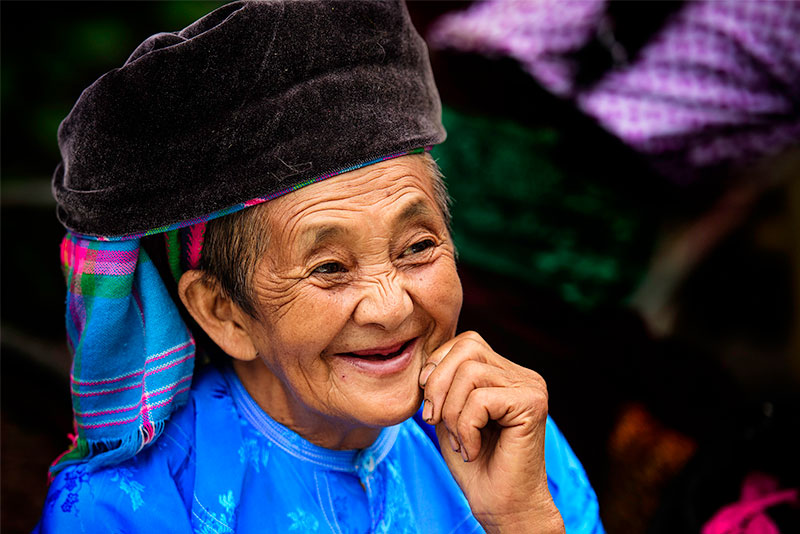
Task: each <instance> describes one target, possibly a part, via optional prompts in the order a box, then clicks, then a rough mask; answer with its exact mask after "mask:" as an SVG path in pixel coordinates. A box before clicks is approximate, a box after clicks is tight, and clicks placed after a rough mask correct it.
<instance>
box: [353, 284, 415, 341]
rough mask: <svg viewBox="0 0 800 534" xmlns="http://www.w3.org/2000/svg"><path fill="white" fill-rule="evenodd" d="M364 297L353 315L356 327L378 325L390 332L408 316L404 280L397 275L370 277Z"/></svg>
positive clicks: (409, 303)
mask: <svg viewBox="0 0 800 534" xmlns="http://www.w3.org/2000/svg"><path fill="white" fill-rule="evenodd" d="M364 283H365V288H364V293H363V295H362V296H361V299H360V300H359V301H358V304H357V305H356V308H355V310H354V311H353V321H354V322H355V323H356V324H358V325H359V326H368V325H378V326H380V327H381V328H383V329H385V330H387V331H391V330H395V329H397V328H398V327H399V326H400V325H401V324H403V321H405V320H406V318H408V316H410V315H411V313H412V311H413V310H414V303H413V302H412V300H411V295H409V293H408V291H407V289H406V287H405V284H404V281H403V276H402V275H401V274H399V273H397V272H396V271H392V272H391V273H388V274H385V275H381V276H375V277H371V278H370V279H369V280H366V281H365V282H364Z"/></svg>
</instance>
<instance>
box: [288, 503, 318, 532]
mask: <svg viewBox="0 0 800 534" xmlns="http://www.w3.org/2000/svg"><path fill="white" fill-rule="evenodd" d="M287 515H288V516H289V519H291V520H292V525H291V526H290V527H289V530H297V531H300V532H316V531H317V530H318V529H319V521H318V520H317V518H316V517H314V516H313V515H311V514H309V513H307V512H306V511H305V510H302V509H301V508H298V509H297V511H295V512H289V513H288V514H287Z"/></svg>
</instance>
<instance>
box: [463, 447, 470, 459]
mask: <svg viewBox="0 0 800 534" xmlns="http://www.w3.org/2000/svg"><path fill="white" fill-rule="evenodd" d="M461 457H462V458H463V459H464V461H465V462H469V456H467V449H465V448H464V447H461Z"/></svg>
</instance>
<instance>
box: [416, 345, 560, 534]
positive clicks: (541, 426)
mask: <svg viewBox="0 0 800 534" xmlns="http://www.w3.org/2000/svg"><path fill="white" fill-rule="evenodd" d="M420 386H421V387H422V388H423V389H424V391H425V394H424V399H425V401H424V405H423V411H422V417H423V418H424V419H425V420H426V421H427V422H428V423H430V424H433V425H436V434H437V435H438V437H439V443H440V444H441V448H442V455H443V456H444V459H445V461H446V462H447V465H448V467H449V468H450V471H451V472H452V473H453V476H454V477H455V479H456V482H458V484H459V486H461V489H462V490H463V491H464V494H465V495H466V497H467V500H468V501H469V504H470V507H471V508H472V512H473V514H474V515H475V517H476V518H477V519H478V521H480V523H481V524H482V525H483V527H484V528H485V529H486V531H487V532H502V533H506V532H536V533H542V534H544V533H550V532H554V533H555V532H559V533H563V532H564V525H563V522H562V520H561V515H560V514H559V513H558V510H557V509H556V507H555V504H554V503H553V499H552V497H551V496H550V491H549V489H548V487H547V475H546V473H545V465H544V436H545V422H546V420H547V386H546V384H545V382H544V380H543V379H542V377H541V376H539V374H538V373H536V372H534V371H531V370H530V369H526V368H525V367H521V366H519V365H516V364H514V363H512V362H510V361H508V360H506V359H505V358H503V357H502V356H500V355H499V354H497V353H496V352H494V351H493V350H492V348H491V347H490V346H489V345H488V344H487V343H486V342H485V341H484V340H483V338H481V336H479V335H478V334H477V333H475V332H464V333H462V334H460V335H458V336H456V337H455V338H453V339H451V340H450V341H448V342H447V343H445V344H443V345H442V346H441V347H439V348H438V349H436V350H435V351H434V352H433V353H431V355H430V357H429V358H428V362H427V363H426V364H425V366H424V367H423V368H422V372H421V373H420Z"/></svg>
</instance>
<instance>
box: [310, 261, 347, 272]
mask: <svg viewBox="0 0 800 534" xmlns="http://www.w3.org/2000/svg"><path fill="white" fill-rule="evenodd" d="M346 272H347V269H346V268H345V266H344V265H342V264H341V263H339V262H337V261H331V262H328V263H323V264H322V265H320V266H319V267H317V268H315V269H314V270H313V271H312V274H338V273H346Z"/></svg>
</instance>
